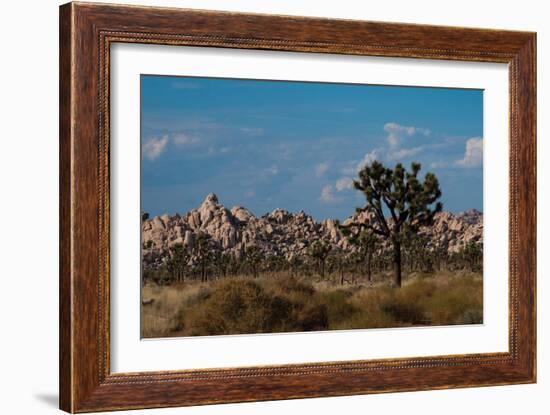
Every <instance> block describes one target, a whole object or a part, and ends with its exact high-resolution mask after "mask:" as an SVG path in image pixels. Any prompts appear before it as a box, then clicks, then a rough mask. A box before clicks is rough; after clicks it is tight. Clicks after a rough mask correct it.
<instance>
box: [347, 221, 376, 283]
mask: <svg viewBox="0 0 550 415" xmlns="http://www.w3.org/2000/svg"><path fill="white" fill-rule="evenodd" d="M339 227H340V229H341V230H342V233H343V234H344V235H345V236H347V237H348V241H349V242H350V244H352V245H353V246H355V247H356V248H357V257H356V258H358V259H359V262H361V263H362V264H363V267H364V272H365V275H366V276H367V280H368V281H371V280H372V256H373V254H374V252H375V251H376V249H377V247H378V245H379V240H378V237H377V236H376V235H375V234H374V232H372V231H370V230H368V229H362V228H358V229H355V232H354V231H353V230H352V229H351V228H350V227H348V226H341V225H339Z"/></svg>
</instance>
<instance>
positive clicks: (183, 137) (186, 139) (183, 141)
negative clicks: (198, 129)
mask: <svg viewBox="0 0 550 415" xmlns="http://www.w3.org/2000/svg"><path fill="white" fill-rule="evenodd" d="M172 141H173V142H174V144H177V145H178V146H186V145H191V144H196V143H198V142H199V139H198V138H196V137H190V136H188V135H187V134H183V133H180V134H175V135H174V136H172Z"/></svg>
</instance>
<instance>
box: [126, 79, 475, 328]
mask: <svg viewBox="0 0 550 415" xmlns="http://www.w3.org/2000/svg"><path fill="white" fill-rule="evenodd" d="M136 226H138V225H136ZM141 261H142V268H141V269H142V272H141V287H142V288H141V336H142V337H143V338H163V337H183V336H214V335H236V334H259V333H285V332H311V331H327V330H355V329H375V328H397V327H412V326H442V325H465V324H481V323H483V91H482V90H477V89H452V88H431V87H430V88H426V87H409V86H384V85H363V84H339V83H320V82H297V81H267V80H253V79H250V80H249V79H223V78H201V77H176V76H158V75H142V76H141Z"/></svg>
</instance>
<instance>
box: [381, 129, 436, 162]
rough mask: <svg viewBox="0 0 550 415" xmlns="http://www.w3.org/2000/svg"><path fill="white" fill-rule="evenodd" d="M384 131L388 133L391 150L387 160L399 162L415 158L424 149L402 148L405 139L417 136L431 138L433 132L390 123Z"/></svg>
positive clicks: (388, 152) (387, 138)
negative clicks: (403, 159)
mask: <svg viewBox="0 0 550 415" xmlns="http://www.w3.org/2000/svg"><path fill="white" fill-rule="evenodd" d="M384 131H385V132H386V133H388V136H387V137H386V141H387V142H388V146H389V149H388V151H387V158H388V159H390V160H399V159H402V158H407V157H413V156H416V155H417V154H419V153H420V152H421V151H422V150H423V147H422V146H419V147H414V148H402V145H403V139H404V138H405V137H412V136H415V135H424V136H429V135H430V134H431V131H430V130H428V129H426V128H420V127H413V126H406V125H399V124H397V123H394V122H389V123H387V124H385V125H384Z"/></svg>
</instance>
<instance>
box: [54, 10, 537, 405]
mask: <svg viewBox="0 0 550 415" xmlns="http://www.w3.org/2000/svg"><path fill="white" fill-rule="evenodd" d="M535 62H536V35H535V34H534V33H528V32H512V31H502V30H489V29H466V28H456V27H439V26H425V25H409V24H395V23H381V22H367V21H351V20H330V19H317V18H303V17H288V16H271V15H253V14H238V13H226V12H212V11H198V10H185V9H169V8H155V7H134V6H119V5H106V4H85V3H69V4H66V5H63V6H61V8H60V407H61V409H63V410H65V411H67V412H72V413H73V412H92V411H106V410H122V409H137V408H153V407H171V406H184V405H200V404H207V403H224V402H245V401H260V400H273V399H291V398H306V397H318V396H341V395H354V394H367V393H381V392H399V391H412V390H426V389H442V388H459V387H473V386H490V385H507V384H519V383H532V382H535V381H536V324H535V318H536V313H535V311H536V305H535V298H536V295H535V289H536V279H535V277H536V275H535V269H536V268H535V261H536V236H535V229H536V211H535V206H536V171H535V166H536V162H535V150H536V108H535V102H536V73H535V68H536V65H535Z"/></svg>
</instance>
